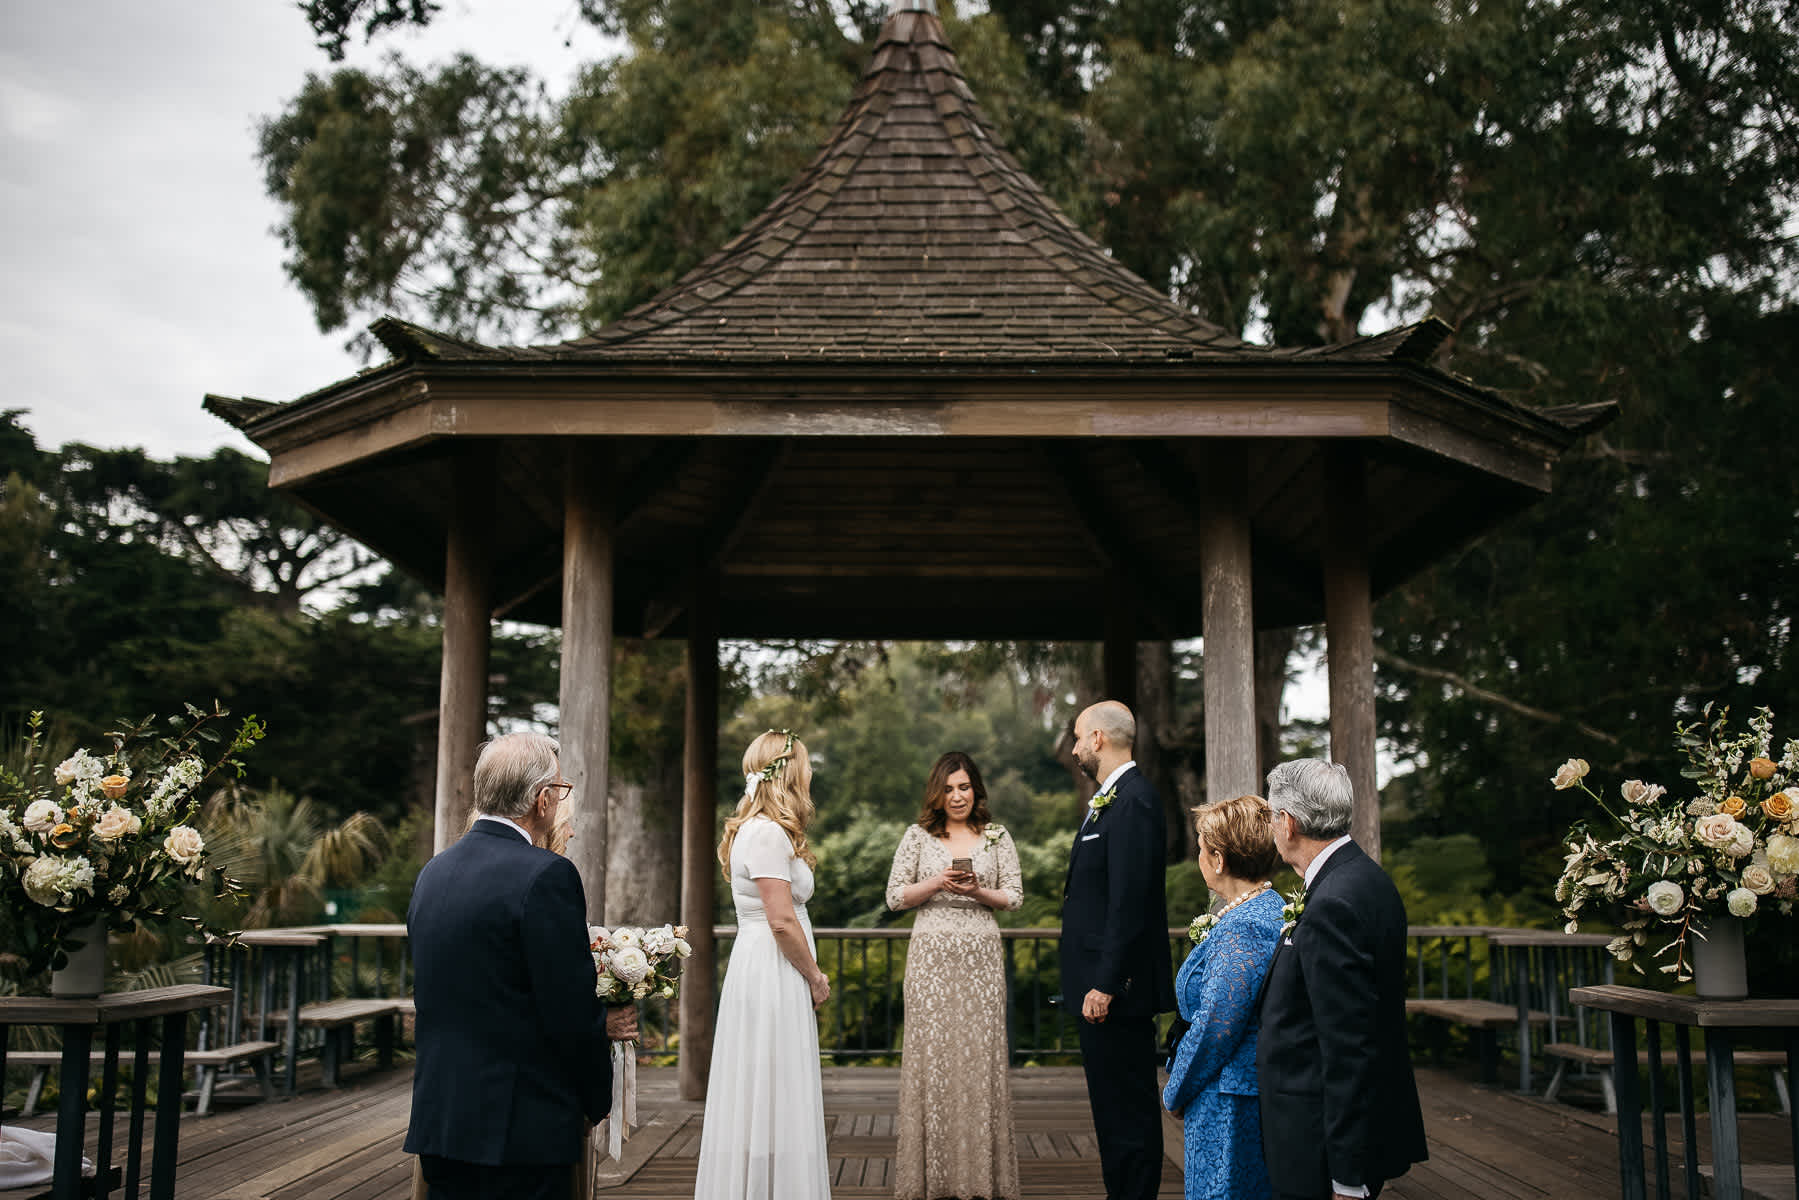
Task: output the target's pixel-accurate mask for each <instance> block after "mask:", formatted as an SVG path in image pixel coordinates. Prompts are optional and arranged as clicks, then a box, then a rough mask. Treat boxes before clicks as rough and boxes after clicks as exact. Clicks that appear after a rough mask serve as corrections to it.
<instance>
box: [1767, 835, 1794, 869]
mask: <svg viewBox="0 0 1799 1200" xmlns="http://www.w3.org/2000/svg"><path fill="white" fill-rule="evenodd" d="M1768 866H1769V867H1770V868H1771V869H1772V870H1773V871H1774V873H1775V874H1777V875H1795V874H1799V838H1796V837H1793V836H1792V835H1790V834H1785V833H1777V834H1775V835H1774V836H1773V837H1771V838H1769V839H1768Z"/></svg>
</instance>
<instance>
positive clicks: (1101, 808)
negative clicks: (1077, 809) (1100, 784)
mask: <svg viewBox="0 0 1799 1200" xmlns="http://www.w3.org/2000/svg"><path fill="white" fill-rule="evenodd" d="M1116 799H1118V785H1117V784H1113V785H1112V786H1111V787H1109V788H1107V789H1106V790H1105V791H1103V792H1095V793H1093V799H1091V800H1089V801H1087V811H1088V812H1089V813H1091V814H1092V816H1093V818H1094V819H1095V820H1098V819H1099V814H1100V813H1102V812H1105V811H1106V809H1108V808H1111V807H1112V801H1114V800H1116Z"/></svg>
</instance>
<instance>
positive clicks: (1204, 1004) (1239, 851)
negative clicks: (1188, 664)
mask: <svg viewBox="0 0 1799 1200" xmlns="http://www.w3.org/2000/svg"><path fill="white" fill-rule="evenodd" d="M1193 815H1194V818H1195V820H1194V827H1195V829H1196V831H1197V832H1198V834H1199V870H1200V873H1201V874H1202V875H1204V876H1205V881H1206V887H1207V888H1209V889H1211V892H1212V895H1213V897H1214V898H1215V900H1216V901H1217V902H1218V904H1217V906H1216V907H1215V908H1214V909H1213V911H1212V912H1211V913H1210V915H1209V916H1205V917H1201V918H1199V919H1198V920H1197V921H1195V922H1194V931H1193V935H1192V936H1193V939H1194V943H1195V944H1194V947H1193V949H1192V950H1191V951H1190V952H1189V953H1188V955H1187V958H1186V961H1185V962H1183V963H1182V964H1181V969H1180V973H1179V974H1178V975H1177V976H1176V977H1175V984H1174V988H1175V996H1176V998H1177V999H1178V1000H1179V1003H1180V1013H1181V1018H1182V1019H1183V1020H1185V1021H1189V1022H1191V1023H1192V1025H1191V1027H1190V1028H1189V1029H1188V1030H1187V1032H1186V1035H1185V1036H1184V1037H1182V1038H1181V1041H1180V1045H1179V1046H1178V1047H1177V1048H1176V1050H1175V1055H1174V1061H1173V1063H1172V1064H1171V1065H1170V1067H1169V1074H1168V1085H1167V1087H1166V1088H1164V1089H1163V1092H1162V1103H1163V1104H1164V1105H1166V1106H1167V1108H1168V1111H1169V1112H1171V1113H1174V1114H1175V1115H1176V1116H1178V1117H1182V1118H1183V1125H1184V1128H1185V1131H1186V1137H1185V1142H1186V1151H1187V1200H1201V1198H1212V1200H1254V1198H1256V1197H1265V1196H1268V1195H1269V1194H1270V1188H1269V1184H1268V1168H1267V1166H1266V1164H1265V1162H1264V1160H1263V1157H1262V1121H1261V1114H1260V1112H1259V1111H1258V1107H1257V1106H1258V1103H1259V1102H1258V1098H1257V1088H1256V1036H1255V1008H1256V998H1257V996H1258V995H1259V994H1260V993H1261V990H1262V979H1263V976H1265V975H1266V974H1267V972H1268V964H1269V962H1270V961H1271V960H1272V959H1273V958H1274V948H1275V944H1276V943H1277V942H1278V941H1279V940H1280V931H1281V899H1280V896H1279V895H1278V894H1276V892H1275V891H1274V889H1273V888H1271V887H1270V886H1269V885H1268V880H1269V877H1270V876H1272V875H1273V874H1274V870H1275V867H1276V866H1278V865H1279V863H1280V856H1279V854H1278V853H1277V852H1276V850H1275V846H1274V836H1273V834H1272V832H1271V831H1270V829H1269V824H1268V823H1269V815H1270V814H1269V808H1268V802H1267V801H1266V800H1263V799H1262V798H1261V797H1260V796H1238V797H1237V798H1236V799H1235V800H1224V801H1221V802H1219V803H1217V804H1206V805H1202V806H1200V807H1199V808H1196V809H1194V810H1193Z"/></svg>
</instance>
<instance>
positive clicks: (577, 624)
mask: <svg viewBox="0 0 1799 1200" xmlns="http://www.w3.org/2000/svg"><path fill="white" fill-rule="evenodd" d="M566 470H567V476H566V479H565V486H564V489H563V518H562V774H563V776H564V777H565V778H567V779H568V780H569V781H570V782H571V783H573V784H574V785H575V791H574V795H575V804H574V836H573V837H572V838H571V839H570V841H569V846H568V850H569V857H570V858H571V859H573V860H574V863H575V867H576V869H578V870H579V871H580V872H581V883H582V886H583V888H584V889H585V890H586V893H587V920H588V923H589V924H593V925H604V924H605V923H606V845H607V829H606V824H607V822H606V808H607V797H608V792H609V784H610V772H609V769H608V768H609V762H610V759H609V750H610V737H611V723H612V626H613V602H614V601H613V579H612V541H613V488H612V483H613V481H612V455H611V453H610V447H609V446H607V445H606V444H605V443H603V442H601V443H595V442H592V441H576V442H571V443H570V444H569V447H568V457H567V462H566Z"/></svg>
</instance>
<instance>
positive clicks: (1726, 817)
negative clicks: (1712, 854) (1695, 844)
mask: <svg viewBox="0 0 1799 1200" xmlns="http://www.w3.org/2000/svg"><path fill="white" fill-rule="evenodd" d="M1736 829H1737V819H1736V818H1735V817H1733V816H1731V815H1730V814H1729V813H1726V812H1720V813H1713V814H1712V815H1711V816H1709V817H1700V818H1699V819H1698V820H1697V821H1695V822H1694V823H1693V835H1694V836H1695V837H1697V838H1698V839H1699V840H1700V842H1702V843H1703V844H1705V845H1707V846H1710V847H1712V848H1713V849H1715V850H1722V849H1724V848H1725V847H1726V846H1728V845H1730V843H1731V842H1732V841H1734V840H1735V839H1736Z"/></svg>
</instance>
